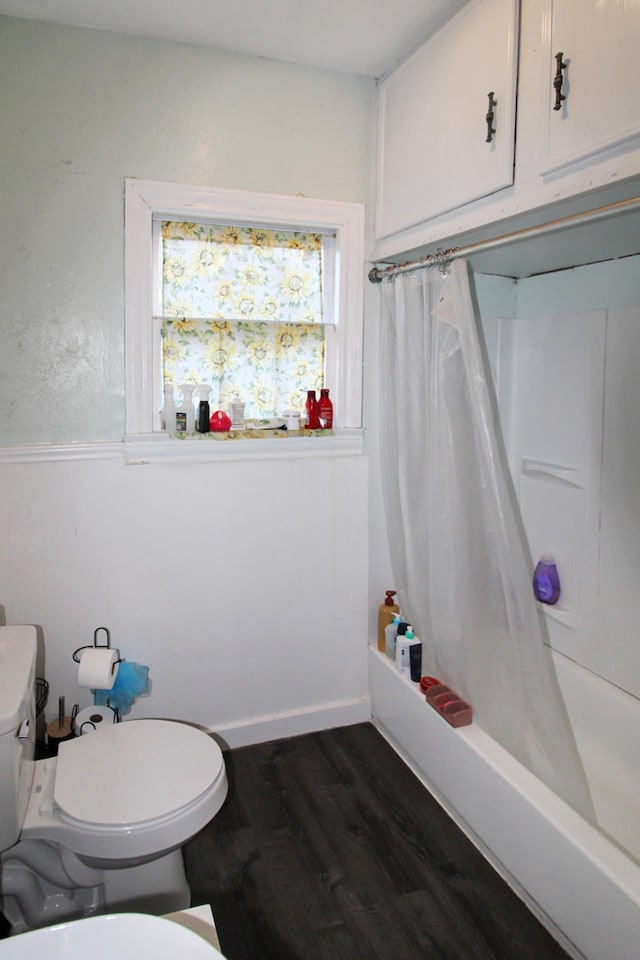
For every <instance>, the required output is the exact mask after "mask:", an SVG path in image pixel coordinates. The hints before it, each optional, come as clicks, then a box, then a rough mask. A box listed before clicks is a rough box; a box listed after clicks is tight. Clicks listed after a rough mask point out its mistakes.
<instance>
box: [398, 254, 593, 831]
mask: <svg viewBox="0 0 640 960" xmlns="http://www.w3.org/2000/svg"><path fill="white" fill-rule="evenodd" d="M381 325H382V332H381V373H380V379H381V409H382V414H381V427H382V437H383V442H382V444H381V448H382V482H383V496H384V502H385V512H386V519H387V530H388V537H389V547H390V555H391V565H392V571H393V575H394V578H395V584H394V586H395V588H396V589H397V591H398V597H399V600H400V604H401V610H402V611H403V615H404V616H405V618H406V619H407V620H409V621H410V622H411V624H412V625H413V627H414V631H415V632H416V634H417V635H418V636H419V638H420V639H421V640H422V643H423V670H422V672H423V674H427V673H429V674H433V675H435V676H437V677H438V678H439V679H440V680H441V681H442V682H444V683H448V684H449V685H450V686H451V687H452V688H453V689H455V690H456V691H457V692H458V693H459V694H461V695H462V697H463V698H464V699H465V700H467V701H468V702H469V703H470V704H471V705H472V707H473V711H474V721H477V722H478V724H479V725H480V726H481V727H482V728H483V729H484V730H486V731H487V733H489V734H490V735H491V736H492V737H493V738H494V739H495V740H497V741H498V742H499V743H500V744H501V745H502V746H503V747H505V749H507V750H508V751H509V752H510V753H511V754H512V755H513V756H514V757H516V758H517V759H518V760H520V762H521V763H523V764H524V765H525V766H526V767H528V768H529V770H531V772H532V773H534V774H536V775H537V776H538V777H539V778H540V779H541V780H543V781H544V782H545V783H546V784H547V785H548V786H549V787H550V788H551V789H552V790H553V791H554V792H555V793H556V794H558V795H559V796H560V797H562V798H563V799H564V800H565V801H566V802H568V803H569V804H570V805H571V806H572V807H573V808H574V809H576V810H577V811H578V812H579V813H581V814H582V815H583V816H585V817H586V818H587V819H589V820H591V821H593V820H594V816H593V808H592V805H591V800H590V796H589V790H588V786H587V783H586V779H585V776H584V771H583V769H582V764H581V762H580V758H579V755H578V752H577V749H576V746H575V742H574V739H573V734H572V732H571V728H570V725H569V722H568V718H567V716H566V711H565V707H564V703H563V700H562V696H561V693H560V690H559V687H558V684H557V680H556V676H555V670H554V667H553V661H552V659H551V653H550V649H549V647H548V646H547V644H545V642H544V637H545V634H544V625H543V622H542V618H541V615H540V612H539V610H538V608H537V601H536V600H535V598H534V596H533V591H532V586H531V578H532V569H531V564H530V561H529V558H528V552H527V549H526V547H525V540H524V536H523V533H522V530H521V524H520V520H519V515H518V508H517V506H515V501H514V499H513V496H512V489H511V486H510V478H509V477H508V475H507V471H506V469H505V468H504V466H503V458H502V457H501V454H500V447H499V440H498V434H497V431H496V425H495V423H494V413H493V407H492V399H491V393H490V389H489V382H490V379H491V378H490V374H489V375H487V373H486V370H485V363H484V360H483V355H482V349H481V343H480V339H479V335H478V331H477V327H476V320H475V316H474V310H473V305H472V301H471V294H470V289H469V276H468V268H467V264H466V263H465V262H464V261H462V260H458V261H455V262H453V263H452V264H450V265H449V267H448V269H447V270H446V271H442V270H437V269H433V268H432V269H429V270H424V269H423V270H420V271H419V272H416V273H412V274H403V275H399V276H397V277H396V278H395V279H394V280H392V281H388V282H384V283H383V284H382V320H381ZM470 786H471V785H470Z"/></svg>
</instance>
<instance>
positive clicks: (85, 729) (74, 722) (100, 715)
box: [71, 703, 120, 737]
mask: <svg viewBox="0 0 640 960" xmlns="http://www.w3.org/2000/svg"><path fill="white" fill-rule="evenodd" d="M106 710H108V711H109V713H108V714H106V713H105V711H106ZM83 714H84V715H85V717H84V719H81V722H80V723H79V722H78V717H79V716H80V717H81V718H82V715H83ZM93 714H95V715H93ZM105 720H106V721H107V724H108V723H120V711H119V710H118V708H117V707H110V706H109V705H108V704H107V706H106V707H87V708H86V709H85V710H80V708H79V706H78V704H77V703H76V704H75V705H74V707H73V709H72V711H71V729H72V730H73V732H74V733H75V735H76V737H81V736H82V735H83V734H84V733H89V732H90V731H93V730H97V729H98V726H99V725H101V724H103V723H104V721H105Z"/></svg>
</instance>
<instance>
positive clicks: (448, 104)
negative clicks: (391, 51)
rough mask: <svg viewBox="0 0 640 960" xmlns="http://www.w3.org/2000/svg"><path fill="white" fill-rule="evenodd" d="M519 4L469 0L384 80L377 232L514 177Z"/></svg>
mask: <svg viewBox="0 0 640 960" xmlns="http://www.w3.org/2000/svg"><path fill="white" fill-rule="evenodd" d="M518 7H519V4H518V0H472V2H470V3H468V4H467V5H466V6H465V7H464V8H463V10H462V11H460V13H459V14H458V15H457V16H456V17H454V18H453V19H452V20H451V21H450V22H449V23H448V24H447V25H446V26H445V27H444V28H443V29H442V30H440V31H439V33H437V34H436V35H435V36H434V37H433V38H432V39H431V40H430V41H429V42H428V43H427V44H425V45H424V46H423V47H422V48H421V49H420V50H418V51H417V53H415V54H414V55H413V56H412V57H411V58H410V59H409V60H407V61H406V62H405V63H404V64H403V65H402V66H400V67H399V68H398V69H397V70H396V71H395V72H394V73H393V74H391V75H390V76H389V77H388V78H386V79H385V80H383V81H382V83H381V88H380V150H379V179H378V205H377V224H376V234H377V236H378V237H384V236H389V235H390V234H393V233H396V232H398V231H399V230H403V229H405V228H407V227H410V226H413V225H415V224H416V223H419V222H421V221H425V220H428V219H430V218H432V217H435V216H437V215H438V214H441V213H444V212H446V211H448V210H452V209H454V208H456V207H459V206H461V205H462V204H465V203H468V202H470V201H472V200H475V199H477V198H478V197H483V196H486V195H488V194H491V193H493V192H494V191H496V190H500V189H501V188H503V187H505V186H508V185H509V184H510V183H512V181H513V156H514V130H515V99H516V71H517V46H518V44H517V37H518ZM489 94H492V95H493V100H494V101H495V104H494V105H493V122H492V123H489V122H488V120H487V114H488V113H489V111H490V109H491V106H490V98H489ZM490 126H491V128H492V129H493V130H495V132H492V133H491V134H490V135H489V127H490Z"/></svg>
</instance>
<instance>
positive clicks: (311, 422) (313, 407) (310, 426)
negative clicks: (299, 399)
mask: <svg viewBox="0 0 640 960" xmlns="http://www.w3.org/2000/svg"><path fill="white" fill-rule="evenodd" d="M305 409H306V411H307V424H306V426H307V430H319V429H320V417H319V416H318V401H317V400H316V392H315V390H307V402H306V404H305Z"/></svg>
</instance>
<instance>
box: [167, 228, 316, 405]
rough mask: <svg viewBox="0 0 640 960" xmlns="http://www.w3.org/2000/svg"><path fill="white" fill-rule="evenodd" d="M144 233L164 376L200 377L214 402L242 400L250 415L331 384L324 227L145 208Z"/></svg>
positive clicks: (300, 401) (178, 379)
mask: <svg viewBox="0 0 640 960" xmlns="http://www.w3.org/2000/svg"><path fill="white" fill-rule="evenodd" d="M153 239H154V290H155V292H156V297H157V304H156V305H155V307H154V330H155V332H156V336H157V337H158V338H159V341H160V353H161V357H162V374H161V376H162V381H163V383H164V384H167V383H169V384H172V385H173V387H174V389H175V388H179V385H180V384H186V383H189V384H193V385H197V384H200V383H203V384H207V385H209V386H211V387H212V392H211V405H212V409H213V410H225V411H228V410H229V408H230V403H231V401H232V400H235V399H237V400H243V401H244V402H245V405H246V406H245V416H246V417H247V418H249V419H262V418H272V417H279V416H281V415H282V411H283V410H285V409H295V410H299V411H302V410H303V409H304V402H305V398H306V391H307V390H309V389H315V390H316V391H319V390H320V388H321V387H323V386H325V381H326V382H327V385H330V384H331V382H332V381H333V379H334V376H335V369H334V368H335V362H334V361H335V357H334V356H333V352H332V350H331V346H332V343H331V333H329V336H328V337H327V335H326V327H327V325H332V324H333V320H334V313H335V296H334V278H335V234H334V233H333V232H329V233H318V232H316V231H312V232H304V231H300V230H290V229H288V230H285V229H278V228H274V227H273V226H271V227H267V228H265V227H262V226H261V225H257V224H254V225H251V226H248V225H246V224H222V223H214V222H210V221H203V220H197V221H180V220H165V219H163V218H162V217H154V224H153ZM327 347H328V348H329V349H328V350H327V349H326V348H327ZM325 360H326V365H325ZM326 367H327V369H326ZM161 403H162V398H161V397H160V398H158V404H159V405H161Z"/></svg>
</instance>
